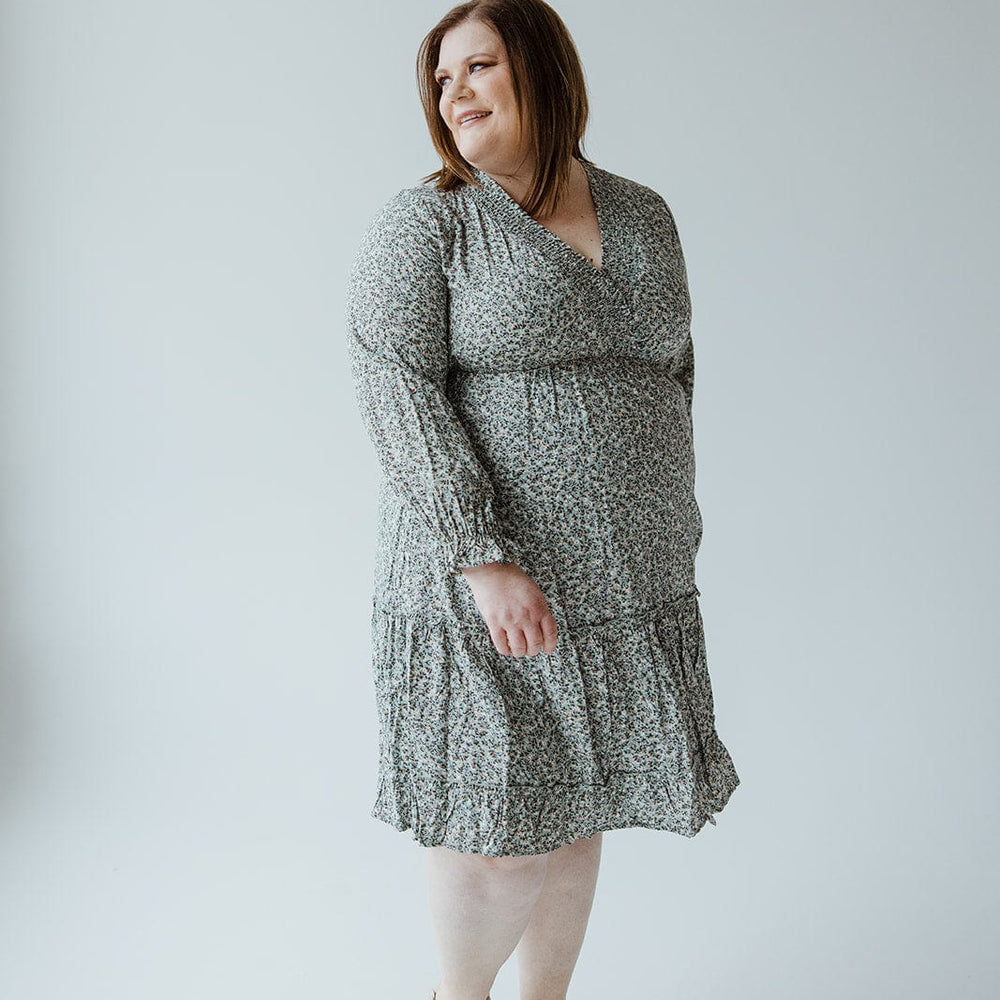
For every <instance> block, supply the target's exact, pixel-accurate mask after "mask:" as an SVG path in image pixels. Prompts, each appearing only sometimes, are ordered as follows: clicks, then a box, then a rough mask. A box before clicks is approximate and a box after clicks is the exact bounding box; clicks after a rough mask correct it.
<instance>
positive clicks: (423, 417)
mask: <svg viewBox="0 0 1000 1000" xmlns="http://www.w3.org/2000/svg"><path fill="white" fill-rule="evenodd" d="M433 198H436V195H435V194H434V193H433V192H431V191H425V190H422V189H421V188H419V187H417V188H405V189H403V190H402V191H400V192H399V193H398V194H397V195H395V196H394V197H393V198H392V199H390V201H389V202H388V203H387V204H386V205H385V206H384V207H383V208H382V209H381V210H380V211H379V212H378V213H377V215H376V216H375V218H374V219H373V220H372V221H371V223H370V224H369V226H368V228H367V229H366V231H365V233H364V235H363V237H362V239H361V243H360V246H359V247H358V250H357V252H356V254H355V258H354V262H353V265H352V268H351V272H350V277H349V281H348V294H347V325H348V353H349V357H350V365H351V375H352V379H353V382H354V391H355V397H356V400H357V403H358V407H359V409H360V413H361V419H362V423H363V424H364V428H365V431H366V432H367V434H368V437H369V438H370V440H371V442H372V444H373V445H374V446H375V451H376V454H377V457H378V461H379V465H380V467H381V469H382V472H383V474H384V476H385V477H386V479H387V481H388V483H389V484H390V486H391V487H392V488H393V489H394V490H395V491H396V492H397V493H398V494H399V495H400V496H401V497H402V498H403V500H404V501H405V502H406V503H407V505H408V506H409V507H410V508H411V509H412V511H413V512H414V513H415V514H416V516H417V517H419V518H420V520H421V521H422V522H423V523H424V524H425V525H426V527H427V529H428V531H429V534H430V537H431V538H433V539H435V540H436V541H437V543H438V545H439V546H440V550H441V555H442V557H443V558H444V559H445V560H446V561H447V563H448V566H449V569H450V570H451V571H453V572H458V571H459V569H460V568H462V567H466V566H477V565H482V564H484V563H490V562H518V561H519V559H518V556H519V550H518V549H517V547H516V545H515V543H514V542H513V541H512V539H510V538H508V537H507V536H506V534H505V533H504V530H503V528H502V525H501V523H500V521H499V519H498V517H497V512H496V510H495V495H494V490H493V485H492V483H491V481H490V477H489V475H488V473H487V471H486V469H485V468H484V467H483V465H482V463H481V462H480V460H479V457H478V456H477V454H476V452H475V450H474V448H473V445H472V441H471V439H470V437H469V434H468V432H467V430H466V428H465V426H464V424H463V423H462V422H461V420H460V419H459V416H458V414H457V412H456V411H455V409H454V407H453V406H452V405H451V402H450V400H449V399H448V397H447V395H446V393H445V386H446V379H447V374H448V364H449V347H448V344H449V338H448V283H447V278H446V275H445V272H444V259H445V258H444V246H445V244H444V226H443V222H442V219H441V210H440V207H438V206H435V205H434V204H433V202H432V200H431V199H433Z"/></svg>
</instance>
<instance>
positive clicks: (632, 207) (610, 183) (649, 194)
mask: <svg viewBox="0 0 1000 1000" xmlns="http://www.w3.org/2000/svg"><path fill="white" fill-rule="evenodd" d="M595 170H596V171H597V173H598V175H599V176H600V178H601V180H602V181H603V183H604V187H605V190H606V191H607V193H608V196H609V198H611V199H612V201H613V202H614V203H615V205H616V207H618V208H619V209H620V210H623V211H624V212H625V213H626V214H627V215H632V216H634V217H636V218H638V219H644V218H645V219H648V218H652V219H653V220H656V221H659V222H661V223H662V222H666V224H667V225H668V226H669V227H670V228H671V229H674V228H675V224H674V215H673V212H672V211H671V210H670V206H669V204H668V203H667V200H666V199H665V198H664V197H663V195H662V194H660V193H659V191H657V190H655V189H654V188H652V187H650V186H649V185H648V184H643V183H642V182H641V181H637V180H634V179H633V178H631V177H625V176H624V175H622V174H616V173H613V172H612V171H610V170H605V169H604V168H603V167H595Z"/></svg>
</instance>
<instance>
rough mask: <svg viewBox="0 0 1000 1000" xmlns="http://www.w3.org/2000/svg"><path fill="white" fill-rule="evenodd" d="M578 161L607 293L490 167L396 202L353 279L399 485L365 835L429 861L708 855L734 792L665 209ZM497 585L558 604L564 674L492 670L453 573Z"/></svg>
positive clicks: (672, 233) (644, 190) (388, 499)
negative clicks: (623, 837) (691, 851)
mask: <svg viewBox="0 0 1000 1000" xmlns="http://www.w3.org/2000/svg"><path fill="white" fill-rule="evenodd" d="M582 162H583V165H584V168H585V170H586V174H587V178H588V181H589V184H590V190H591V195H592V197H593V200H594V204H595V207H596V209H597V216H598V221H599V223H600V229H601V240H602V262H601V266H600V267H599V268H598V267H595V266H594V265H593V264H592V263H591V262H590V260H589V259H588V258H586V257H584V256H583V255H582V254H580V253H578V252H577V251H576V250H574V249H573V248H571V247H570V246H569V245H568V244H567V243H566V242H564V241H563V240H562V239H561V238H560V237H558V236H556V235H555V234H554V233H552V232H551V231H550V230H548V229H546V228H545V227H544V226H543V225H541V224H540V223H539V222H537V221H536V220H535V219H533V218H532V217H531V216H530V215H528V214H527V213H526V212H525V211H524V210H523V209H522V208H521V206H520V205H519V204H518V203H517V202H516V201H514V199H513V198H511V197H510V195H508V194H507V192H506V191H505V190H504V188H503V187H501V186H500V185H499V184H498V183H497V182H496V181H495V180H493V178H492V177H490V176H489V175H488V174H486V173H485V172H484V171H482V170H476V171H475V174H476V178H477V184H476V185H471V184H468V185H464V186H462V187H461V188H460V189H458V190H456V191H451V192H441V191H437V190H436V189H435V188H434V187H433V186H432V185H430V184H418V185H415V186H412V187H407V188H404V189H403V190H401V191H399V192H398V193H397V194H396V195H394V196H393V197H392V198H391V199H390V200H389V201H388V202H387V203H386V204H385V205H384V206H383V207H382V208H381V209H380V210H379V211H378V212H377V213H376V214H375V216H374V218H373V219H372V220H371V221H370V223H369V224H368V226H367V228H366V230H365V232H364V235H363V237H362V239H361V241H360V246H359V247H358V250H357V253H356V255H355V258H354V262H353V267H352V269H351V273H350V278H349V287H348V301H347V326H348V353H349V357H350V365H351V372H352V377H353V384H354V388H355V394H356V398H357V403H358V406H359V411H360V416H361V420H362V423H363V427H364V433H365V435H366V436H367V438H368V439H369V440H370V442H371V444H372V445H373V446H374V448H375V453H376V455H377V457H378V461H379V466H380V469H381V472H382V477H381V483H380V487H379V492H378V498H377V499H378V520H377V525H378V527H377V532H376V538H375V539H374V548H375V570H374V580H373V589H372V601H371V621H370V627H371V657H372V659H371V670H372V678H373V681H374V688H375V695H376V704H377V710H378V720H379V734H380V735H379V748H378V778H377V794H376V800H375V803H374V806H373V809H372V812H371V815H372V817H374V818H376V819H378V820H381V821H383V822H385V823H387V824H389V825H391V826H392V827H394V828H395V829H397V830H400V831H404V830H410V831H412V833H411V836H412V838H413V839H415V840H416V841H417V842H419V843H420V844H422V845H424V846H433V845H445V846H447V847H450V848H452V849H454V850H458V851H463V852H474V853H478V854H483V855H489V856H501V855H525V854H538V853H542V852H546V851H551V850H554V849H556V848H558V847H560V846H562V845H564V844H568V843H571V842H572V841H573V840H576V839H577V838H579V837H589V836H592V835H593V834H595V833H597V832H598V831H602V830H613V829H621V828H626V827H647V828H651V829H657V830H668V831H672V832H674V833H679V834H683V835H684V836H687V837H692V836H694V835H695V834H696V833H697V832H698V831H699V830H700V829H701V828H702V827H703V826H704V824H705V823H706V821H708V822H711V823H713V824H714V823H715V819H714V817H713V813H716V812H718V811H720V810H721V809H722V808H723V807H724V806H725V804H726V802H727V801H728V799H729V796H730V795H731V794H732V792H733V790H734V789H735V788H736V786H737V785H738V784H739V777H738V776H737V774H736V771H735V768H734V766H733V762H732V759H731V758H730V755H729V753H728V751H727V749H726V747H725V746H724V745H723V743H722V742H721V740H720V739H719V736H718V734H717V733H716V727H715V712H714V705H713V696H712V687H711V682H710V679H709V673H708V666H707V660H706V650H705V638H704V631H703V627H702V619H701V613H700V610H699V604H698V596H699V593H700V592H699V590H698V588H697V587H696V586H695V556H696V553H697V551H698V548H699V545H700V543H701V535H702V520H701V514H700V511H699V508H698V504H697V502H696V500H695V458H694V440H693V429H692V419H691V417H692V410H691V402H692V391H693V385H694V353H693V345H692V340H691V332H690V331H691V302H690V297H689V293H688V284H687V274H686V268H685V263H684V256H683V252H682V250H681V244H680V241H679V238H678V234H677V228H676V225H675V222H674V217H673V214H672V212H671V210H670V208H669V207H668V206H667V203H666V202H665V201H664V199H663V198H662V197H661V196H660V195H659V194H657V193H656V192H655V191H654V190H652V189H651V188H649V187H646V186H645V185H643V184H640V183H639V182H637V181H633V180H629V179H628V178H625V177H622V176H619V175H617V174H614V173H611V172H610V171H607V170H604V169H602V168H600V167H598V166H597V165H596V164H594V163H592V162H590V161H586V160H584V161H582ZM494 561H499V562H505V563H516V564H517V565H518V566H520V567H521V568H522V569H523V570H524V571H525V572H526V573H527V574H529V575H530V576H531V577H532V578H533V579H534V580H535V582H536V583H537V584H538V586H539V587H540V588H541V590H542V592H543V593H544V595H545V598H546V600H547V602H548V605H549V608H550V610H551V611H552V614H553V615H554V617H555V619H556V622H557V625H558V641H557V644H556V648H555V649H554V650H553V651H552V652H551V653H547V652H544V651H543V652H539V653H537V654H535V655H532V656H524V657H513V656H503V655H501V654H500V653H499V652H498V651H497V650H496V648H495V647H494V645H493V641H492V639H491V637H490V634H489V629H488V627H487V625H486V622H485V620H484V619H483V617H482V614H481V613H480V611H479V609H478V607H477V605H476V603H475V601H474V599H473V595H472V590H471V588H470V586H469V584H468V582H467V580H466V579H465V577H464V576H463V574H462V573H461V572H460V567H464V566H473V565H479V564H482V563H488V562H494Z"/></svg>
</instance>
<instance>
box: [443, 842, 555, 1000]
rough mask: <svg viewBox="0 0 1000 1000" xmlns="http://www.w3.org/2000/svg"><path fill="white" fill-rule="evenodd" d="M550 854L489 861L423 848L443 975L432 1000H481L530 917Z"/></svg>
mask: <svg viewBox="0 0 1000 1000" xmlns="http://www.w3.org/2000/svg"><path fill="white" fill-rule="evenodd" d="M551 857H552V854H551V853H550V854H529V855H524V856H516V857H501V858H490V857H486V856H485V855H482V854H466V853H462V852H460V851H453V850H452V849H451V848H449V847H428V848H427V873H428V882H429V897H430V910H431V919H432V921H433V924H434V933H435V937H436V938H437V943H438V950H439V952H440V955H441V965H442V969H443V975H442V977H441V981H440V982H439V983H438V984H437V986H436V987H435V990H436V991H437V1000H485V998H486V997H487V995H488V994H489V991H490V988H491V987H492V986H493V981H494V980H495V979H496V975H497V973H498V972H499V971H500V967H501V966H502V965H503V964H504V962H506V961H507V959H508V958H510V956H511V954H512V953H513V951H514V947H515V946H516V945H517V942H518V940H519V939H520V937H521V935H522V934H523V933H524V929H525V927H526V926H527V924H528V920H529V918H530V917H531V911H532V907H533V906H534V905H535V901H536V900H537V899H538V894H539V892H541V889H542V883H543V881H544V879H545V872H546V868H547V866H548V861H549V858H551Z"/></svg>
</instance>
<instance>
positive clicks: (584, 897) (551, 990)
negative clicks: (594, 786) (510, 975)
mask: <svg viewBox="0 0 1000 1000" xmlns="http://www.w3.org/2000/svg"><path fill="white" fill-rule="evenodd" d="M602 841H603V838H602V835H601V833H600V832H598V833H596V834H594V836H593V837H584V838H581V839H580V840H576V841H574V842H573V843H572V844H566V845H565V846H563V847H560V848H559V849H558V850H556V851H552V852H551V853H550V854H549V865H548V872H547V874H546V876H545V882H544V884H543V886H542V891H541V893H540V894H539V897H538V901H537V902H536V903H535V908H534V910H533V911H532V913H531V919H530V920H529V922H528V926H527V928H526V930H525V932H524V935H523V937H522V938H521V940H520V942H519V943H518V945H517V963H518V972H519V978H520V983H521V1000H565V998H566V991H567V990H568V989H569V981H570V978H571V977H572V975H573V969H574V967H575V966H576V960H577V958H578V957H579V955H580V949H581V948H582V947H583V937H584V934H585V933H586V931H587V921H588V920H589V919H590V910H591V907H592V905H593V902H594V892H595V890H596V888H597V873H598V870H599V868H600V865H601V845H602Z"/></svg>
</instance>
